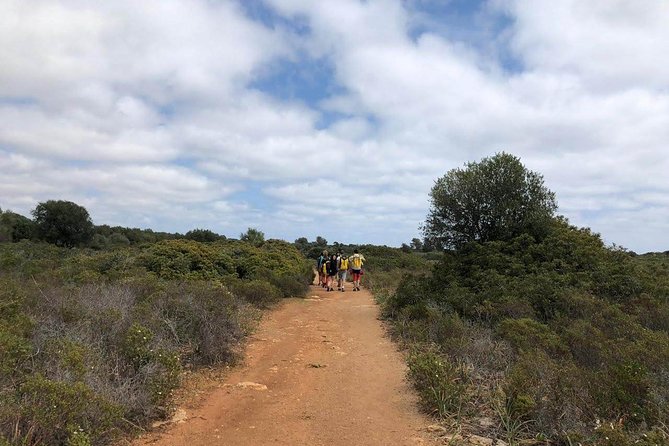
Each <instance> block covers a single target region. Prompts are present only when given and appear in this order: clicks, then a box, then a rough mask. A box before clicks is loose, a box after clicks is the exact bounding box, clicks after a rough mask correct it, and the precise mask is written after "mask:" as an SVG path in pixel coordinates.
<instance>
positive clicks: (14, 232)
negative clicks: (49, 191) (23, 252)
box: [0, 210, 35, 242]
mask: <svg viewBox="0 0 669 446" xmlns="http://www.w3.org/2000/svg"><path fill="white" fill-rule="evenodd" d="M34 237H35V224H34V223H33V222H32V220H30V219H29V218H27V217H24V216H23V215H20V214H17V213H14V212H12V211H4V212H3V211H2V210H0V242H18V241H21V240H31V239H33V238H34Z"/></svg>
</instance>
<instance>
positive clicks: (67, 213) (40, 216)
mask: <svg viewBox="0 0 669 446" xmlns="http://www.w3.org/2000/svg"><path fill="white" fill-rule="evenodd" d="M32 215H33V218H34V222H35V225H36V229H37V235H38V237H39V238H40V239H42V240H45V241H47V242H49V243H54V244H56V245H58V246H66V247H74V246H81V245H84V244H86V243H88V242H90V240H91V239H92V237H93V234H94V227H93V222H92V221H91V217H90V215H88V211H87V210H86V208H84V207H83V206H79V205H78V204H76V203H73V202H71V201H64V200H49V201H45V202H43V203H39V204H38V205H37V206H36V207H35V209H34V210H33V211H32Z"/></svg>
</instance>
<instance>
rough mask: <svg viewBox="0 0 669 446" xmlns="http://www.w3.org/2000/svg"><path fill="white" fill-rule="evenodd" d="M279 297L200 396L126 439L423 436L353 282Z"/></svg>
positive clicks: (426, 441)
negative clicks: (241, 354)
mask: <svg viewBox="0 0 669 446" xmlns="http://www.w3.org/2000/svg"><path fill="white" fill-rule="evenodd" d="M310 294H311V296H310V297H308V298H306V299H288V300H286V301H284V302H283V303H282V305H281V306H280V307H279V308H277V309H275V310H273V311H271V312H269V313H268V314H267V315H266V316H265V318H264V320H263V321H262V323H261V324H260V327H259V328H258V330H257V332H256V334H255V335H254V336H253V338H252V339H251V342H250V343H249V345H248V348H247V350H246V359H245V363H244V364H243V365H242V366H240V367H237V368H234V369H232V370H231V371H230V374H229V375H227V377H226V378H225V380H224V381H223V382H221V383H220V384H219V385H218V387H217V388H216V389H214V390H213V392H211V393H210V394H208V395H206V396H204V397H203V398H202V400H201V405H199V407H198V408H196V409H194V410H187V411H186V412H184V411H183V410H181V411H180V416H179V418H180V419H181V420H180V421H178V422H175V423H172V424H170V425H167V426H164V427H162V428H161V429H160V430H159V431H158V432H154V433H149V434H145V435H144V436H143V437H141V438H140V439H138V440H137V441H136V442H135V443H134V444H136V445H138V446H139V445H164V446H175V445H188V446H200V445H202V446H204V445H207V446H209V445H233V446H234V445H328V446H329V445H335V446H336V445H342V446H343V445H347V446H349V445H361V446H365V445H432V444H437V442H436V441H434V440H432V439H431V438H430V436H429V434H428V433H427V432H426V431H425V427H426V426H427V425H428V424H430V421H429V420H428V419H427V418H426V417H424V416H422V415H420V414H419V413H418V410H417V407H416V400H415V396H414V395H413V394H412V392H411V391H410V389H409V386H408V384H407V383H406V381H405V379H404V376H405V373H406V365H405V364H404V360H403V358H402V356H401V354H400V353H399V352H398V351H397V349H396V347H395V345H394V344H393V343H392V342H391V341H390V339H388V337H387V336H385V334H384V329H383V326H382V323H381V322H379V321H378V320H377V317H378V307H377V306H376V305H375V303H374V301H373V299H372V296H371V294H370V293H369V292H368V291H366V290H362V291H359V292H353V291H350V290H348V291H346V292H345V293H341V292H329V293H328V292H326V291H325V290H323V289H322V288H320V287H316V286H312V288H311V290H310Z"/></svg>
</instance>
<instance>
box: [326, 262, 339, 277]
mask: <svg viewBox="0 0 669 446" xmlns="http://www.w3.org/2000/svg"><path fill="white" fill-rule="evenodd" d="M336 273H337V259H336V258H331V259H330V260H328V274H330V275H331V276H332V275H335V274H336Z"/></svg>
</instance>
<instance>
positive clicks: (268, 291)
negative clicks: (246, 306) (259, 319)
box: [230, 280, 283, 308]
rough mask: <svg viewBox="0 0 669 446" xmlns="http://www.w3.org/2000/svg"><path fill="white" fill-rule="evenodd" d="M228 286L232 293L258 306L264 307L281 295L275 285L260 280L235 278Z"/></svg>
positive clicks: (274, 301)
mask: <svg viewBox="0 0 669 446" xmlns="http://www.w3.org/2000/svg"><path fill="white" fill-rule="evenodd" d="M230 288H231V291H232V293H233V294H235V295H236V296H239V297H241V298H242V299H244V300H245V301H247V302H249V303H251V304H253V305H255V306H257V307H260V308H266V307H268V306H269V305H271V304H273V303H276V302H277V301H278V300H279V299H281V297H283V296H282V293H281V291H280V290H279V289H278V288H277V287H275V286H274V285H272V284H270V283H267V282H263V281H260V280H248V281H247V280H235V281H234V282H233V283H232V284H231V286H230Z"/></svg>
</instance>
